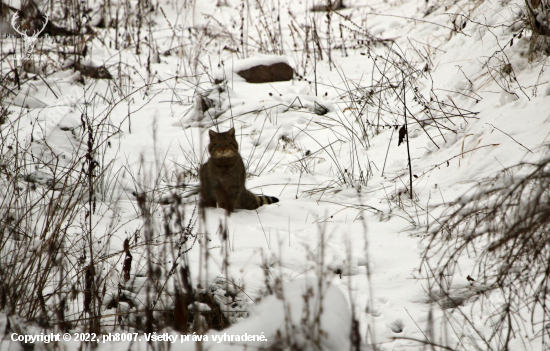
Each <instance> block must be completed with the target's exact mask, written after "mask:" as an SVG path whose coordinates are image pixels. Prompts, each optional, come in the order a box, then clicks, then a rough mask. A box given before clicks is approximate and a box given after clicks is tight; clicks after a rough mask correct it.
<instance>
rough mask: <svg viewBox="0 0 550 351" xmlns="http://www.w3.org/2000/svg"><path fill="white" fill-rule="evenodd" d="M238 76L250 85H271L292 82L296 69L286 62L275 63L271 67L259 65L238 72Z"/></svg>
mask: <svg viewBox="0 0 550 351" xmlns="http://www.w3.org/2000/svg"><path fill="white" fill-rule="evenodd" d="M237 74H238V75H239V76H241V77H243V78H244V79H246V81H247V82H248V83H269V82H283V81H287V80H292V78H293V76H294V69H293V68H292V67H290V66H289V65H288V64H287V63H285V62H277V63H273V64H271V65H269V66H265V65H258V66H254V67H250V68H248V69H245V70H242V71H238V72H237Z"/></svg>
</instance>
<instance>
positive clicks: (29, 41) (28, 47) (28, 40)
mask: <svg viewBox="0 0 550 351" xmlns="http://www.w3.org/2000/svg"><path fill="white" fill-rule="evenodd" d="M42 16H43V18H44V20H45V22H44V25H43V26H42V28H41V29H39V30H37V29H35V30H33V33H32V34H31V35H29V34H27V30H29V28H26V29H24V30H22V29H21V26H17V25H16V22H17V19H19V14H18V12H15V13H14V14H13V17H12V18H11V25H12V27H13V29H14V30H15V31H16V32H17V33H19V34H21V36H22V37H23V40H24V41H25V53H26V57H25V58H23V59H26V60H29V59H30V58H31V54H32V52H33V50H34V43H35V41H36V39H37V38H38V36H39V35H40V33H42V32H43V31H44V29H46V25H47V24H48V20H49V18H48V15H42ZM19 22H21V20H19ZM28 23H29V24H31V27H32V21H31V20H30V21H28Z"/></svg>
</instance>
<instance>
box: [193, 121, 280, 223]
mask: <svg viewBox="0 0 550 351" xmlns="http://www.w3.org/2000/svg"><path fill="white" fill-rule="evenodd" d="M209 135H210V144H209V145H208V153H210V159H209V160H208V162H206V163H205V164H203V165H201V168H200V180H201V187H200V207H201V208H202V207H216V204H217V205H218V207H221V208H223V209H225V210H226V211H227V212H228V213H231V212H233V211H234V210H236V209H245V210H255V209H257V208H258V207H260V206H262V205H266V204H272V203H276V202H279V199H277V198H276V197H271V196H258V195H254V194H252V193H251V192H250V191H248V190H246V188H245V186H244V183H245V180H246V173H245V169H244V163H243V159H242V158H241V155H240V154H239V144H237V139H235V128H231V129H230V130H229V131H227V132H225V133H216V132H214V131H212V130H210V131H209Z"/></svg>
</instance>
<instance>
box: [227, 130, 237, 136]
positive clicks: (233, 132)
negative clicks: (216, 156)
mask: <svg viewBox="0 0 550 351" xmlns="http://www.w3.org/2000/svg"><path fill="white" fill-rule="evenodd" d="M227 134H229V136H230V137H232V138H234V137H235V128H231V129H229V131H228V132H227Z"/></svg>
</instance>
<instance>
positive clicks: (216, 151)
mask: <svg viewBox="0 0 550 351" xmlns="http://www.w3.org/2000/svg"><path fill="white" fill-rule="evenodd" d="M208 134H209V135H210V144H209V145H208V152H209V153H210V155H211V156H212V157H216V158H217V157H233V156H235V155H237V154H238V153H239V144H237V139H235V128H231V129H229V130H228V131H227V132H225V133H216V132H214V131H213V130H210V131H208Z"/></svg>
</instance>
